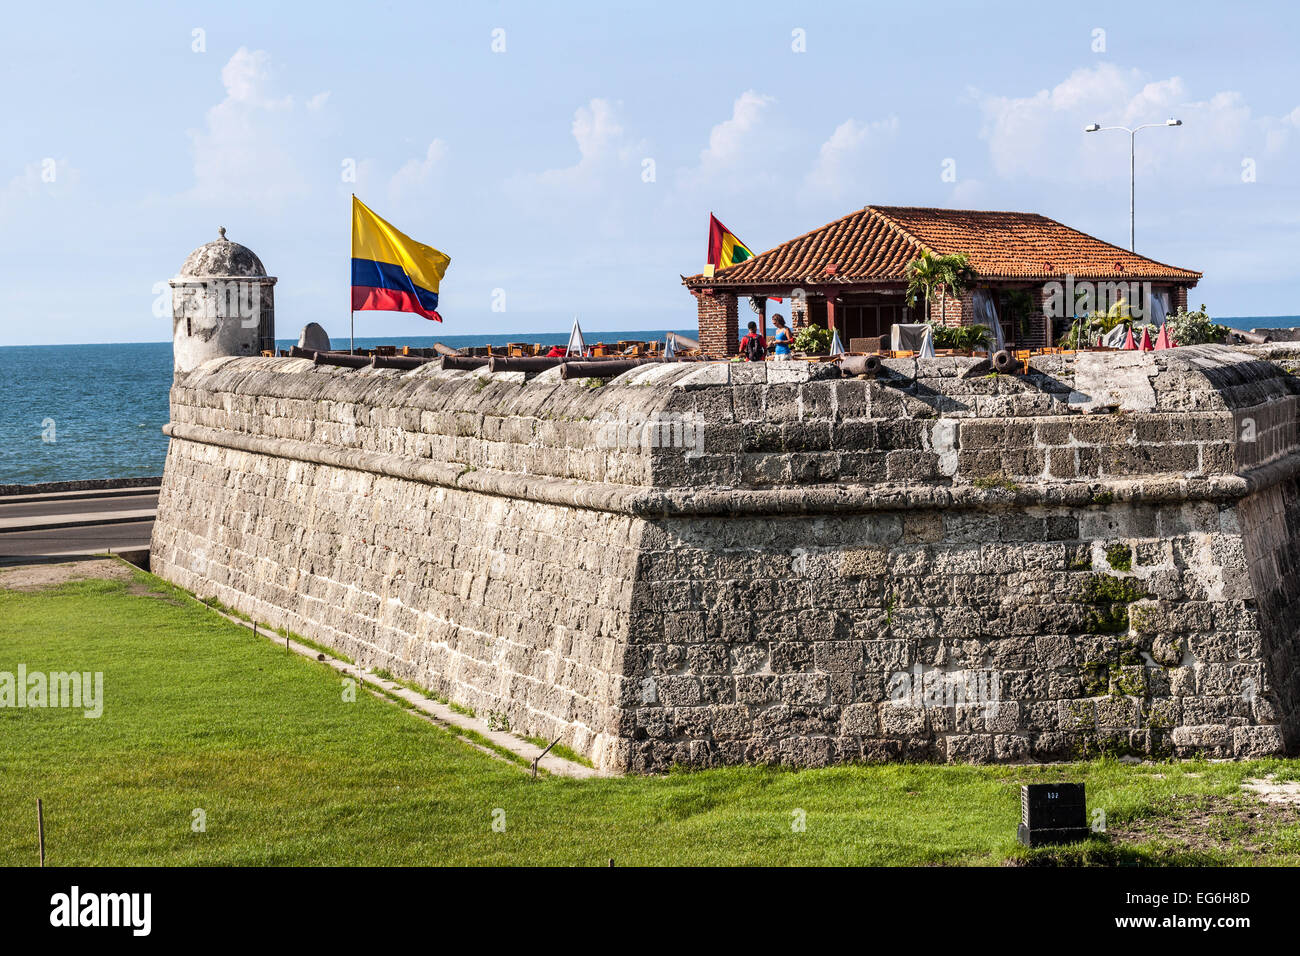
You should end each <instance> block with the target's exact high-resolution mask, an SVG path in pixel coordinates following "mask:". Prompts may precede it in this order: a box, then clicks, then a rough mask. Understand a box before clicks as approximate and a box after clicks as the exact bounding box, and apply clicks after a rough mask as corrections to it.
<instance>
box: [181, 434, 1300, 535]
mask: <svg viewBox="0 0 1300 956" xmlns="http://www.w3.org/2000/svg"><path fill="white" fill-rule="evenodd" d="M163 432H164V433H165V434H166V435H167V436H168V437H170V438H173V439H177V440H180V441H189V442H194V443H196V444H202V445H214V446H217V447H222V448H229V449H232V450H235V451H242V452H247V453H250V454H255V455H270V456H273V457H277V458H285V459H289V460H296V461H302V462H308V463H311V464H318V465H328V466H332V467H336V468H346V469H350V470H354V471H362V472H368V473H370V474H374V475H380V476H383V477H389V478H399V479H403V480H407V481H416V482H420V483H423V484H429V485H434V486H437V487H444V488H456V489H459V490H462V491H472V492H478V493H482V494H491V495H499V496H502V497H507V498H516V499H522V500H527V501H535V502H539V503H543V504H552V505H563V506H567V507H573V508H583V509H588V510H594V511H608V512H614V513H619V514H629V515H635V516H639V517H672V516H678V515H680V516H706V515H715V516H725V515H792V514H798V515H809V514H830V513H854V512H858V513H861V512H874V511H898V510H911V509H921V508H961V509H981V508H1015V507H1026V506H1033V505H1040V506H1074V507H1078V506H1086V505H1097V504H1110V503H1114V502H1143V503H1149V502H1178V501H1231V500H1237V499H1240V498H1244V497H1247V496H1248V495H1251V494H1254V493H1256V492H1258V491H1261V490H1263V489H1265V488H1268V487H1271V486H1272V485H1275V484H1277V483H1278V482H1281V481H1285V480H1288V479H1291V478H1294V477H1295V476H1296V475H1297V474H1300V452H1292V453H1290V454H1287V455H1285V456H1283V457H1281V458H1278V459H1275V460H1273V461H1270V462H1268V463H1266V464H1263V465H1259V466H1256V467H1252V468H1248V469H1244V470H1243V471H1242V472H1240V473H1238V474H1228V475H1209V476H1205V477H1197V478H1187V477H1181V476H1170V475H1156V476H1150V477H1143V478H1137V479H1102V480H1094V481H1078V480H1076V481H1042V482H1036V483H1034V484H1032V485H1029V486H1015V487H1010V486H998V487H981V486H979V485H973V484H965V485H952V486H943V485H930V484H925V485H921V484H915V485H906V484H895V483H881V484H870V485H849V484H810V485H801V486H797V487H782V488H772V489H717V488H701V489H691V488H662V489H660V488H646V487H640V486H632V485H618V484H613V483H609V482H588V481H579V480H576V479H567V478H546V477H539V476H533V475H521V474H518V473H513V472H504V471H497V470H493V469H482V468H479V469H468V468H466V467H465V466H463V465H458V464H450V463H447V462H440V461H433V460H427V459H417V458H411V457H408V456H404V455H394V454H385V453H380V452H373V451H366V450H362V449H355V448H337V447H331V446H323V445H319V444H312V443H309V442H302V441H296V440H293V439H283V438H267V437H263V436H257V435H247V434H243V433H239V432H232V431H228V430H225V429H217V428H209V427H206V426H202V425H190V424H184V423H172V424H169V425H166V426H164V428H163Z"/></svg>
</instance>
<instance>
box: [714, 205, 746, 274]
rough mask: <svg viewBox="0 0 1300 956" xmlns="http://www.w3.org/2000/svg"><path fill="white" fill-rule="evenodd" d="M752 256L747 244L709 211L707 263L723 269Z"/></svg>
mask: <svg viewBox="0 0 1300 956" xmlns="http://www.w3.org/2000/svg"><path fill="white" fill-rule="evenodd" d="M752 258H754V253H753V252H751V251H750V249H749V246H747V245H745V244H744V243H743V242H741V241H740V240H739V239H737V238H736V234H735V233H734V232H732V231H731V230H730V229H728V228H727V227H726V226H724V225H723V224H722V223H720V222H718V217H717V216H715V215H713V213H709V258H708V263H709V265H711V266H713V268H714V269H725V268H727V266H734V265H735V264H736V263H737V262H744V261H745V260H746V259H752Z"/></svg>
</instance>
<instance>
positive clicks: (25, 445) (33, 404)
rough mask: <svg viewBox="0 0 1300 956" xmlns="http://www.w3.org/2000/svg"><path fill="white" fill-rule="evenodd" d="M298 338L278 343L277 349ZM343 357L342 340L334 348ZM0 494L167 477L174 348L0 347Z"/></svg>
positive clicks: (368, 339) (649, 333)
mask: <svg viewBox="0 0 1300 956" xmlns="http://www.w3.org/2000/svg"><path fill="white" fill-rule="evenodd" d="M669 331H673V332H678V333H680V334H682V335H690V336H694V335H695V334H696V333H695V330H693V329H691V330H688V329H672V330H668V329H642V330H631V331H616V332H586V333H584V337H585V338H586V340H587V342H588V343H594V342H617V341H619V340H628V339H632V340H642V341H650V340H662V339H663V338H664V337H665V336H666V335H667V334H668V332H669ZM568 340H569V333H568V332H567V331H564V332H510V333H501V334H487V333H484V334H480V335H411V336H391V335H384V336H360V335H359V336H357V347H358V348H374V347H375V346H377V345H397V346H399V347H400V346H403V345H409V346H411V347H412V348H428V347H430V346H432V345H433V343H434V342H442V343H444V344H445V345H449V346H451V347H453V348H460V347H461V346H465V345H489V344H490V345H505V344H506V343H508V342H528V343H531V344H536V343H540V344H542V345H555V344H561V345H562V344H564V343H566V342H568ZM297 341H298V339H297V337H296V336H295V337H293V338H288V339H276V343H275V344H276V346H277V348H281V349H287V348H288V347H289V346H291V345H295V344H297ZM333 344H334V345H335V347H340V348H347V340H346V339H339V338H335V339H333ZM0 381H3V382H4V383H5V401H4V403H3V411H0V485H15V484H17V485H28V484H39V483H43V482H49V481H82V480H88V479H97V478H136V477H142V476H148V475H161V474H162V469H163V462H164V461H165V460H166V458H167V437H166V436H165V435H163V433H162V427H163V425H165V424H167V421H168V417H169V410H168V405H167V400H168V399H167V396H168V391H169V390H170V388H171V383H172V343H171V342H170V341H166V342H121V343H114V344H94V343H90V344H78V345H71V344H69V345H5V346H0Z"/></svg>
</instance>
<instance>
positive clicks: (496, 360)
mask: <svg viewBox="0 0 1300 956" xmlns="http://www.w3.org/2000/svg"><path fill="white" fill-rule="evenodd" d="M563 364H564V358H563V357H562V356H559V355H554V356H551V357H549V358H548V357H546V356H545V355H525V356H522V357H520V356H514V357H507V356H504V355H494V356H492V357H491V358H490V359H488V368H489V369H491V370H492V371H494V372H545V371H546V370H547V369H551V368H555V366H557V365H563Z"/></svg>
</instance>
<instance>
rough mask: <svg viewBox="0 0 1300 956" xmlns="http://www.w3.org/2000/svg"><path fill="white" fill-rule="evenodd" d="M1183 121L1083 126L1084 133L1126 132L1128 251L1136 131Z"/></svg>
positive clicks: (1131, 249)
mask: <svg viewBox="0 0 1300 956" xmlns="http://www.w3.org/2000/svg"><path fill="white" fill-rule="evenodd" d="M1182 125H1183V121H1182V120H1180V119H1174V118H1173V117H1172V116H1171V117H1169V119H1167V120H1165V121H1164V122H1163V123H1143V124H1142V125H1141V126H1134V127H1133V128H1132V129H1129V128H1128V127H1127V126H1098V125H1097V124H1096V123H1090V124H1089V125H1087V126H1085V127H1084V128H1083V131H1084V132H1085V133H1104V132H1105V131H1106V130H1108V129H1122V130H1123V131H1124V132H1126V133H1128V248H1129V251H1130V252H1136V251H1137V250H1136V249H1135V248H1134V244H1133V180H1134V178H1135V177H1134V173H1133V165H1134V163H1133V153H1134V145H1135V142H1136V140H1137V131H1138V130H1140V129H1150V128H1151V127H1153V126H1182Z"/></svg>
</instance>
